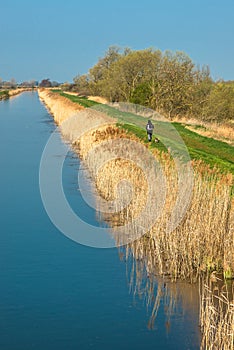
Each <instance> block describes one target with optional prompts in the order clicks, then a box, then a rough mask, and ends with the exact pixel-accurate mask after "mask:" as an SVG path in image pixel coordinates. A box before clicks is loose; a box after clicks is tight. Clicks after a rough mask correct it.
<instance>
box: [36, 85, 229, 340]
mask: <svg viewBox="0 0 234 350" xmlns="http://www.w3.org/2000/svg"><path fill="white" fill-rule="evenodd" d="M39 96H40V99H41V100H42V102H43V103H44V104H45V105H46V106H47V108H48V109H49V111H50V113H51V114H52V115H53V117H54V120H55V121H56V122H57V123H58V124H60V123H62V121H64V120H65V119H66V118H69V117H72V115H74V110H73V111H72V108H74V107H75V104H74V103H72V104H70V105H69V107H71V110H69V111H66V109H67V108H66V106H68V102H67V100H66V98H62V100H61V97H60V98H59V100H60V101H62V103H64V104H65V111H66V112H67V113H66V116H63V117H62V116H61V114H59V110H60V112H61V109H59V108H56V104H57V103H58V101H59V100H57V102H56V96H55V95H54V96H52V95H51V96H50V98H51V101H49V99H48V96H47V97H46V93H45V95H44V96H43V92H41V91H39ZM76 108H78V107H76ZM68 109H69V108H68ZM56 110H57V113H58V114H57V113H56ZM82 110H83V108H81V106H80V107H79V111H80V112H82ZM76 111H77V110H76ZM80 112H79V113H80ZM62 114H63V113H62ZM80 117H82V113H81V114H80ZM112 122H113V121H112ZM112 126H113V124H112ZM70 127H71V125H70ZM68 128H69V125H68ZM73 137H74V134H70V138H71V140H72V138H73ZM104 139H105V134H104ZM73 141H75V138H74V139H73ZM82 142H84V143H86V146H87V148H89V147H90V145H88V143H89V142H91V141H90V135H89V138H88V139H86V140H84V141H83V140H82V141H81V143H82ZM229 210H230V208H229ZM151 238H152V237H145V239H146V241H148V242H146V245H147V246H149V247H150V248H149V249H151V246H150V244H151V243H153V244H154V243H155V242H154V241H153V240H151ZM141 243H142V242H141ZM156 248H157V247H155V246H153V247H152V249H153V251H155V249H156ZM230 248H231V246H230ZM131 249H133V256H134V258H135V259H137V260H138V259H140V260H141V259H142V257H143V256H142V254H143V253H142V246H141V244H139V245H138V243H136V244H133V245H132V247H131ZM227 251H228V247H227ZM229 253H230V254H228V255H227V256H226V269H227V270H228V271H229V277H232V270H230V264H232V256H233V254H232V251H231V250H229ZM145 254H147V252H146V251H145ZM147 258H148V263H149V264H148V265H147V268H149V273H150V271H152V269H153V265H154V262H153V259H154V257H153V256H151V255H149V256H148V255H147ZM191 263H192V262H191ZM206 265H207V267H208V268H210V271H212V269H213V266H212V263H211V262H210V261H208V260H207V262H206ZM201 319H202V318H201ZM216 326H217V325H216ZM205 327H206V326H205V325H203V332H204V334H205V332H206V328H205Z"/></svg>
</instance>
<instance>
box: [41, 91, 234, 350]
mask: <svg viewBox="0 0 234 350" xmlns="http://www.w3.org/2000/svg"><path fill="white" fill-rule="evenodd" d="M39 95H40V97H41V98H42V99H43V101H44V102H45V103H46V105H47V106H49V109H50V111H51V112H52V114H53V115H54V118H55V120H56V122H57V123H58V124H60V125H61V130H62V132H63V134H64V135H65V136H66V137H68V138H69V139H70V141H71V142H72V143H73V144H74V145H75V146H78V149H79V154H80V156H81V157H82V158H83V159H84V160H85V161H86V163H87V165H88V168H89V170H90V172H91V173H92V174H93V176H94V178H95V182H96V185H97V188H98V190H99V193H100V194H101V196H102V197H103V198H104V199H105V200H107V201H113V200H114V199H115V198H116V195H117V184H119V183H120V182H121V181H122V180H126V179H130V181H131V183H132V187H133V191H132V192H131V195H132V197H131V201H130V202H129V204H128V205H127V206H126V207H124V208H123V209H121V210H120V211H118V212H114V213H107V214H105V213H103V214H102V218H103V219H106V220H108V222H109V224H110V226H111V227H112V231H113V232H114V231H115V229H117V228H118V227H119V226H120V225H125V224H126V223H127V221H132V220H133V219H134V218H135V217H138V216H139V215H140V213H141V211H142V208H144V206H145V203H146V200H147V196H148V191H149V190H150V186H152V183H150V185H149V184H148V179H147V178H146V177H145V176H144V171H143V170H142V169H141V168H139V167H137V166H136V164H133V162H131V157H130V160H128V159H120V158H118V157H117V156H116V153H115V151H114V150H113V147H112V146H113V145H112V142H111V141H112V140H116V139H120V140H121V139H124V140H125V141H126V139H128V140H129V142H135V141H136V138H135V136H131V135H129V134H125V132H124V131H123V130H121V129H120V128H118V127H116V126H115V125H114V123H115V121H114V120H113V119H111V118H110V117H107V116H105V115H103V114H102V113H100V112H96V111H94V110H89V111H87V110H86V111H84V110H83V108H82V107H80V106H78V105H77V104H74V103H73V102H71V101H69V100H67V99H66V98H64V97H61V96H56V95H55V94H54V93H51V92H48V91H40V92H39ZM77 113H78V114H77ZM74 114H77V116H76V118H71V116H73V115H74ZM65 120H67V122H65V123H62V122H63V121H65ZM82 130H87V132H85V133H83V132H81V131H82ZM138 142H139V140H138ZM99 146H100V147H99ZM120 147H122V146H121V144H120ZM123 148H126V142H123ZM124 151H125V152H126V149H125V150H124ZM153 153H154V156H155V157H156V158H157V159H158V160H159V161H160V164H161V167H162V169H163V172H164V174H166V186H167V196H166V202H165V205H164V208H163V211H162V213H161V215H160V217H159V218H158V219H157V221H156V223H155V225H154V226H153V227H152V228H151V229H150V230H149V231H148V232H147V234H146V235H144V236H143V237H141V238H140V239H137V240H135V241H133V242H131V243H130V244H129V245H128V246H127V247H126V257H128V254H129V252H131V254H132V256H133V257H134V259H135V260H136V261H139V262H143V264H144V266H145V269H146V271H147V274H148V275H161V276H164V277H165V276H167V277H169V278H170V279H172V280H177V279H184V280H187V281H191V282H195V281H197V280H198V277H199V276H200V275H202V274H203V273H207V272H208V273H209V272H211V271H219V272H222V271H223V273H224V275H225V276H226V277H229V278H230V277H233V275H234V250H233V242H234V201H233V198H232V197H231V194H230V191H231V186H232V185H233V176H232V175H231V174H227V175H224V174H220V173H219V172H217V171H216V170H212V169H210V168H209V166H207V165H205V164H204V163H202V162H199V161H193V169H194V185H193V193H192V200H191V204H190V207H189V208H188V210H187V212H186V214H185V216H184V218H183V220H182V222H181V223H180V225H179V226H178V227H177V228H176V229H175V230H174V231H173V232H171V233H170V234H168V233H167V231H166V224H167V222H168V220H169V218H170V214H171V210H172V208H173V206H174V203H175V201H176V198H177V195H178V186H177V182H178V174H177V171H176V168H175V165H174V163H173V161H172V160H171V158H170V155H168V154H162V153H159V152H158V151H154V152H153ZM106 155H107V156H106ZM130 156H131V155H130ZM106 159H107V160H108V161H106ZM156 191H160V189H156ZM123 194H124V193H123ZM156 199H157V198H156ZM116 209H118V206H116ZM147 215H150V213H147ZM147 215H146V218H147ZM146 226H147V223H146ZM116 240H119V242H120V243H121V240H122V237H120V236H118V235H117V236H116ZM202 305H203V306H204V305H205V307H204V308H203V314H201V326H202V331H203V335H204V337H205V338H203V343H202V344H203V345H202V346H203V348H206V349H216V348H217V349H218V347H214V346H213V345H212V342H213V340H214V337H217V339H220V341H221V343H220V344H224V340H223V339H226V340H227V341H226V343H225V344H228V341H229V339H230V329H232V330H233V328H232V322H233V307H232V304H231V302H229V301H228V303H227V307H226V308H225V310H228V314H227V315H226V314H225V315H224V314H223V315H224V316H223V317H224V318H225V323H223V317H222V318H218V319H216V323H215V324H211V322H207V320H208V319H209V320H212V319H213V320H215V317H213V316H214V314H215V313H213V311H214V307H215V305H214V302H213V301H212V300H211V304H209V307H208V304H207V303H206V304H204V303H203V304H202ZM206 306H207V307H206ZM156 311H157V303H156V304H155V309H154V311H153V315H156ZM215 312H216V314H217V312H218V313H219V309H218V311H217V310H216V311H215ZM153 317H155V316H153ZM212 317H213V318H212ZM214 322H215V321H214ZM210 327H211V328H212V329H213V328H214V329H213V331H212V332H213V334H215V336H212V337H211V336H209V337H208V336H207V334H208V333H209V332H210V331H211V330H210ZM220 330H222V332H223V336H222V339H221V338H220V336H219V335H218V334H220V332H221V331H220ZM231 336H233V334H232V335H231ZM204 339H205V340H204ZM215 339H216V338H215ZM204 344H206V345H205V347H204ZM207 344H208V345H207ZM212 346H213V347H212ZM222 346H223V345H222ZM225 346H226V345H225ZM221 348H223V349H227V347H221ZM230 349H232V348H230Z"/></svg>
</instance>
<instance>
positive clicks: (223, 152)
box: [54, 90, 234, 174]
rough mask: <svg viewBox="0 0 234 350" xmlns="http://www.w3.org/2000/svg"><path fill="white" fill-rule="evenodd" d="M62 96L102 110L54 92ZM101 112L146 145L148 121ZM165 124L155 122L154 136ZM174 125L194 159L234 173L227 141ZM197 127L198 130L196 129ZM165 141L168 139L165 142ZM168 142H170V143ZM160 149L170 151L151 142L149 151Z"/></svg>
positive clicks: (111, 111)
mask: <svg viewBox="0 0 234 350" xmlns="http://www.w3.org/2000/svg"><path fill="white" fill-rule="evenodd" d="M54 91H55V92H57V93H59V94H60V95H61V96H63V97H66V98H68V99H69V100H71V101H72V102H75V103H78V104H80V105H81V106H83V107H84V108H89V107H94V108H95V106H96V108H95V109H96V110H99V108H98V106H100V104H99V103H97V102H94V101H90V100H88V99H87V98H84V97H79V96H73V95H69V94H66V93H64V92H61V91H60V90H54ZM100 110H101V111H104V112H105V113H107V114H108V115H110V116H111V117H113V118H116V119H117V120H118V125H119V126H121V127H122V128H123V129H124V130H126V131H127V132H129V133H132V134H134V135H136V136H137V137H138V138H139V139H140V140H141V141H142V142H145V143H147V137H146V132H145V124H146V118H145V117H142V116H139V115H136V114H133V113H127V112H120V111H118V110H116V109H114V108H111V107H109V106H103V105H101V106H100ZM164 124H165V122H162V121H155V135H154V136H155V137H156V136H157V137H159V138H160V135H161V134H162V132H163V128H164ZM171 124H172V126H174V127H175V129H176V130H177V131H178V132H179V134H180V136H181V138H182V139H183V141H184V142H185V144H186V147H187V149H188V152H189V155H190V157H191V159H196V160H202V161H204V162H205V163H206V164H209V165H210V166H211V167H216V168H218V169H219V170H220V171H222V172H230V173H232V174H234V151H233V147H232V146H231V145H229V144H227V143H226V142H222V141H218V140H215V139H213V138H210V137H206V136H202V135H199V134H198V133H196V132H195V131H192V130H190V129H188V124H186V123H178V122H172V123H171ZM194 128H195V127H194ZM168 137H169V136H168ZM162 141H165V137H163V140H162ZM167 141H169V140H167ZM154 148H155V149H158V150H160V151H164V152H167V149H166V147H165V146H164V144H163V143H162V142H159V143H152V144H151V145H150V149H154Z"/></svg>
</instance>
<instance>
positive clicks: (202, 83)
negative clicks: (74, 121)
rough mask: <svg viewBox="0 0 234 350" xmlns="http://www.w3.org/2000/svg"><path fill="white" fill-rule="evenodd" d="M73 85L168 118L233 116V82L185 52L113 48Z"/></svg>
mask: <svg viewBox="0 0 234 350" xmlns="http://www.w3.org/2000/svg"><path fill="white" fill-rule="evenodd" d="M73 89H75V90H76V91H82V92H84V93H85V94H91V95H98V96H102V97H105V98H107V99H108V100H109V101H112V102H115V101H124V102H132V103H136V104H141V105H144V106H147V107H150V108H153V109H155V110H157V111H159V112H161V113H163V114H165V115H166V116H168V117H169V118H170V117H171V118H173V117H182V116H183V117H191V116H193V117H196V118H199V119H205V120H217V121H220V120H230V119H233V117H234V82H228V83H227V82H224V81H219V82H214V81H213V80H212V78H211V75H210V71H209V67H207V66H204V67H202V68H199V67H196V66H195V64H194V63H193V61H192V60H191V58H190V57H189V56H188V55H186V54H185V53H184V52H171V51H166V52H164V53H163V52H161V51H160V50H155V49H152V48H149V49H145V50H136V51H133V50H131V49H129V48H127V49H124V50H121V49H120V48H119V47H116V46H112V47H110V48H109V49H108V50H107V52H106V53H105V55H104V57H101V58H100V59H99V60H98V62H97V63H96V64H95V65H94V66H93V67H92V68H90V70H89V72H88V73H87V74H85V75H78V76H76V77H75V78H74V86H73Z"/></svg>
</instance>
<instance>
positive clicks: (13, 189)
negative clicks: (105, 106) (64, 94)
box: [0, 92, 199, 350]
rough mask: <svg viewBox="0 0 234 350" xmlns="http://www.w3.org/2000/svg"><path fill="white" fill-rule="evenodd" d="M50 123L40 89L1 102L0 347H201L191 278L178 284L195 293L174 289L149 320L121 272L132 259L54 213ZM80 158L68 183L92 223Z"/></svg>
mask: <svg viewBox="0 0 234 350" xmlns="http://www.w3.org/2000/svg"><path fill="white" fill-rule="evenodd" d="M55 128H56V126H55V125H54V123H53V119H52V117H51V116H50V115H49V113H48V111H47V110H46V108H45V107H44V105H43V104H42V103H41V102H40V100H39V98H38V95H37V93H36V92H27V93H23V94H21V95H19V96H17V97H14V98H12V99H10V100H6V101H1V102H0V137H1V138H0V142H1V147H0V154H1V182H0V190H1V192H0V193H1V196H0V203H1V215H0V227H1V234H0V249H1V253H0V349H2V350H32V349H36V350H75V349H76V350H78V349H79V350H86V349H95V350H105V349H108V350H109V349H112V350H115V349H116V350H117V349H118V350H119V349H123V350H124V349H130V350H131V349H134V350H137V349H144V350H147V349H150V350H152V349H166V350H172V349H179V350H183V349H184V350H185V349H199V327H198V307H197V305H198V302H197V294H196V293H195V292H194V291H193V293H192V294H191V288H192V287H190V286H187V287H186V289H184V288H183V287H181V288H182V289H184V290H186V291H188V294H191V295H192V296H191V295H189V296H188V297H187V298H186V297H185V296H184V294H185V293H183V297H179V298H177V304H176V306H175V308H174V309H173V310H174V311H173V312H172V314H171V317H170V320H168V315H167V312H166V301H165V299H164V298H162V300H161V305H160V307H159V310H158V314H157V317H156V319H155V320H154V324H153V327H152V326H151V327H149V326H148V325H149V319H150V315H151V311H152V310H151V307H150V306H149V305H148V307H147V305H146V304H147V303H146V302H145V300H144V295H142V297H141V296H140V295H136V294H134V293H133V289H134V288H130V287H131V283H130V282H131V281H130V278H129V273H126V271H130V270H131V266H132V264H133V262H132V261H131V259H130V260H129V261H125V259H123V260H121V259H120V253H119V250H118V249H117V248H111V249H97V248H91V247H87V246H83V245H81V244H78V243H76V242H74V241H72V240H70V239H68V238H67V237H66V236H64V235H63V234H62V233H61V232H60V231H59V230H58V229H57V228H56V227H55V226H54V225H53V223H52V222H51V221H50V218H49V217H48V215H47V213H46V210H45V209H44V206H43V203H42V199H41V196H40V188H39V166H40V160H41V155H42V152H43V149H44V147H45V145H46V142H47V140H48V138H49V137H50V135H51V133H52V132H53V131H54V130H55ZM62 142H63V141H62V139H61V143H62ZM55 156H56V157H57V156H59V155H58V154H56V155H55ZM78 167H79V159H78V158H77V157H76V156H75V154H74V153H73V152H72V151H70V152H69V153H68V154H67V156H66V160H65V162H64V169H63V188H64V192H65V194H66V197H67V200H68V201H69V203H71V205H72V206H73V207H74V211H78V212H80V213H83V214H81V215H83V217H84V219H85V220H87V221H88V222H89V223H90V224H92V225H96V226H98V225H99V224H100V223H99V222H98V221H97V215H96V213H95V210H94V209H92V208H90V207H89V206H88V205H87V204H86V202H85V201H84V200H83V199H82V196H81V194H80V191H79V190H78V189H77V186H78V185H77V169H78ZM146 279H147V276H146ZM146 282H147V281H146ZM143 283H144V281H143ZM154 283H155V286H156V289H157V281H155V282H154Z"/></svg>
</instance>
